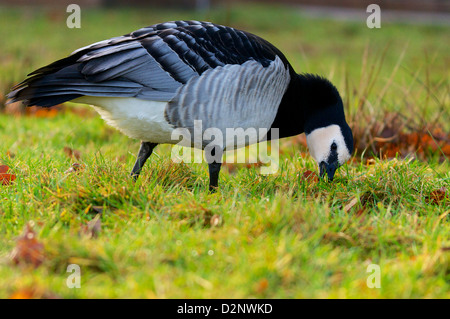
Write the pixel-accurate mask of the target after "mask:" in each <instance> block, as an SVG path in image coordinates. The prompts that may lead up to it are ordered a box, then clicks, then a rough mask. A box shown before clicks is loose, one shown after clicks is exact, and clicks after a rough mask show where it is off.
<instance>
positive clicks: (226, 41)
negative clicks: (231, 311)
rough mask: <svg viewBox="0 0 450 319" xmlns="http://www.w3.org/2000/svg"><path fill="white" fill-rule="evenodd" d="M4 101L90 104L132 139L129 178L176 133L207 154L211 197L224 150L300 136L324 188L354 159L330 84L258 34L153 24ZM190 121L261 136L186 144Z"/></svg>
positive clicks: (83, 54)
mask: <svg viewBox="0 0 450 319" xmlns="http://www.w3.org/2000/svg"><path fill="white" fill-rule="evenodd" d="M7 97H8V99H9V100H8V103H12V102H17V101H22V102H23V103H24V104H25V105H27V106H32V105H36V106H41V107H51V106H54V105H57V104H60V103H63V102H66V101H74V102H77V103H84V104H88V105H91V106H92V107H93V108H94V109H95V110H96V111H97V112H98V113H99V114H100V116H101V117H102V118H103V119H104V120H105V121H106V123H107V124H109V125H111V126H113V127H115V128H117V129H118V130H119V131H121V132H122V133H124V134H126V135H127V136H129V137H131V138H134V139H137V140H140V141H141V145H140V149H139V152H138V155H137V158H136V162H135V164H134V166H133V169H132V171H131V176H132V177H133V178H134V179H137V178H138V176H139V174H140V173H141V170H142V168H143V165H144V164H145V162H146V160H147V159H148V158H149V156H150V155H151V154H152V152H153V149H154V148H155V147H156V146H157V145H158V144H164V143H168V144H177V143H178V142H180V140H179V139H174V138H173V133H174V131H175V130H184V132H187V133H190V134H191V138H190V140H189V137H187V138H186V139H185V142H186V141H187V144H190V145H189V146H194V147H197V148H201V149H204V150H205V151H206V149H208V150H209V153H208V154H209V155H208V157H207V162H208V167H209V189H210V190H211V191H214V190H216V189H217V187H218V179H219V172H220V168H221V165H222V155H223V152H224V151H225V150H228V149H233V148H238V147H242V146H246V145H249V144H252V143H257V142H260V141H262V140H271V139H276V138H284V137H289V136H295V135H298V134H301V133H305V135H306V141H307V145H308V149H309V151H310V154H311V156H312V157H313V158H314V159H315V161H316V162H317V164H318V168H319V171H320V176H321V177H324V176H325V175H327V176H328V179H329V180H330V181H332V180H333V177H334V175H335V172H336V170H337V169H338V167H339V166H341V165H343V164H344V163H345V162H346V161H347V160H348V159H349V158H350V157H351V154H352V152H353V135H352V131H351V129H350V127H349V125H348V124H347V122H346V119H345V114H344V107H343V103H342V99H341V96H340V94H339V92H338V90H337V89H336V87H335V86H334V85H333V84H332V83H331V82H329V81H328V80H327V79H325V78H324V77H321V76H318V75H314V74H309V73H300V74H297V73H296V72H295V71H294V69H293V67H292V66H291V64H290V63H289V62H288V60H287V58H286V57H285V56H284V54H283V53H282V52H281V51H280V50H279V49H277V48H276V47H275V46H274V45H272V44H271V43H269V42H268V41H266V40H264V39H262V38H261V37H258V36H256V35H254V34H251V33H249V32H246V31H241V30H238V29H235V28H232V27H227V26H223V25H218V24H214V23H211V22H200V21H170V22H165V23H159V24H154V25H151V26H149V27H145V28H142V29H139V30H137V31H134V32H131V33H129V34H126V35H124V36H119V37H115V38H111V39H108V40H104V41H100V42H97V43H94V44H92V45H89V46H86V47H83V48H80V49H78V50H76V51H74V52H73V53H72V54H71V55H69V56H68V57H65V58H63V59H60V60H58V61H55V62H53V63H51V64H49V65H47V66H44V67H42V68H40V69H38V70H36V71H34V72H32V73H30V74H29V75H28V77H27V78H26V79H25V80H24V81H22V82H21V83H19V84H17V85H16V86H14V87H13V88H12V90H11V92H10V93H9V94H8V96H7ZM198 121H201V124H202V128H201V130H202V133H205V132H206V130H207V129H208V128H215V129H216V130H218V132H219V133H222V136H225V134H226V130H227V129H228V128H242V129H244V130H246V129H249V128H254V129H255V130H260V129H265V132H266V134H265V135H264V136H248V137H246V138H244V139H241V140H240V142H238V143H234V144H233V143H231V144H230V141H229V140H230V139H228V138H226V137H225V139H224V140H220V138H218V139H217V141H216V142H215V143H213V142H212V141H214V140H212V136H210V137H207V136H204V135H200V141H198V138H197V140H195V139H194V138H192V136H193V135H195V132H194V130H195V128H196V122H198ZM273 129H277V134H276V135H275V134H273V133H272V132H273ZM216 132H217V131H216ZM261 135H263V134H261ZM238 139H239V138H238ZM233 141H234V137H233ZM205 155H206V154H205Z"/></svg>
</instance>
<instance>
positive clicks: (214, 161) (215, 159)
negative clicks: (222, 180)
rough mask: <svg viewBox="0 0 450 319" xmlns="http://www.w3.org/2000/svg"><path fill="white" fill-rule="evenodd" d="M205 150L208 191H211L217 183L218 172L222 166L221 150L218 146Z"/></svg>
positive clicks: (215, 188)
mask: <svg viewBox="0 0 450 319" xmlns="http://www.w3.org/2000/svg"><path fill="white" fill-rule="evenodd" d="M205 152H206V160H207V161H208V168H209V191H210V192H212V193H213V192H215V191H216V190H217V186H218V185H219V172H220V168H221V167H222V155H223V151H222V149H221V148H220V147H218V146H215V147H213V148H212V149H208V148H205Z"/></svg>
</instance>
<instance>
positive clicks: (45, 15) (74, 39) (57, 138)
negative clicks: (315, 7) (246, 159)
mask: <svg viewBox="0 0 450 319" xmlns="http://www.w3.org/2000/svg"><path fill="white" fill-rule="evenodd" d="M274 16H276V17H277V19H274V18H273V17H274ZM180 18H187V19H192V18H195V19H203V20H205V19H206V20H213V21H215V22H217V23H224V24H231V25H233V26H237V27H239V28H243V29H246V30H249V31H251V32H254V33H257V34H259V35H261V36H263V37H265V38H267V39H268V40H270V41H272V42H273V43H274V44H276V45H277V46H278V47H279V48H280V49H282V51H283V52H286V55H287V57H288V58H289V59H290V61H291V62H292V63H293V65H294V67H295V68H296V69H297V70H299V71H300V70H301V71H307V72H312V73H319V74H323V75H325V76H327V77H329V78H331V79H332V81H333V82H334V83H335V84H336V85H337V86H338V88H339V89H340V91H341V92H342V95H343V97H344V100H345V101H346V108H347V114H348V117H349V119H350V121H351V122H352V123H353V125H355V124H356V123H358V121H365V122H364V123H371V121H372V122H377V121H378V122H380V121H382V119H383V117H382V116H383V114H384V112H387V111H389V112H400V113H401V114H403V116H404V117H405V118H407V119H408V120H409V121H410V123H417V124H418V125H419V124H420V123H421V121H423V122H425V123H433V121H437V123H439V124H440V125H441V126H442V127H444V129H445V130H446V132H448V130H449V127H448V123H450V121H448V111H447V112H442V111H443V110H444V111H445V110H448V106H449V104H448V62H449V60H448V53H447V51H448V44H447V43H448V31H449V30H448V27H437V26H433V27H431V26H419V25H402V24H383V25H382V28H381V29H379V30H370V29H367V28H366V27H365V24H364V23H365V22H364V21H362V22H361V23H356V22H332V21H327V20H317V19H311V18H308V17H305V16H303V15H302V14H301V13H299V12H296V11H295V10H290V9H286V8H282V7H266V6H255V5H252V6H241V7H232V8H231V9H230V10H225V9H215V10H213V11H211V12H209V13H203V14H200V13H193V12H190V11H180V12H175V11H163V10H132V9H124V10H103V11H100V10H88V9H86V10H85V11H83V15H82V28H81V29H80V30H69V29H67V28H65V12H63V11H62V12H59V11H44V10H33V11H21V10H18V9H11V8H7V9H5V8H2V10H1V11H0V41H1V42H0V44H2V52H1V53H0V67H1V71H0V92H3V95H4V94H5V93H7V92H8V90H9V88H10V86H11V85H12V84H13V83H15V82H17V81H20V80H21V79H22V78H23V77H24V75H25V74H26V73H29V72H30V71H32V70H34V69H35V68H37V67H39V66H42V65H44V64H47V63H49V62H51V61H53V60H55V59H57V58H60V57H62V56H64V55H66V54H68V53H70V52H71V51H73V50H74V49H76V48H78V47H80V46H83V45H87V44H89V43H91V42H95V41H99V40H102V39H105V38H108V37H112V36H116V35H119V34H125V33H127V32H129V31H131V30H134V29H137V28H139V27H142V26H145V25H149V24H152V23H154V22H160V21H165V20H174V19H180ZM280 21H283V23H280ZM105 25H107V26H108V28H104V26H105ZM54 30H56V31H55V32H52V31H54ZM12 35H14V36H12ZM43 39H45V45H43V41H44V40H43ZM69 39H70V40H69ZM0 98H1V96H0ZM437 115H439V116H438V117H437ZM446 117H447V118H446ZM436 118H437V119H436ZM0 134H1V139H2V143H1V144H0V162H1V163H2V164H6V165H8V166H9V167H10V168H11V170H12V171H13V173H14V174H15V175H16V176H17V180H16V181H15V182H14V183H13V184H12V185H9V186H0V196H1V201H0V277H1V278H2V280H1V281H0V297H2V298H6V297H10V296H14V295H22V296H24V295H26V296H32V297H44V298H45V297H54V296H56V297H63V298H88V297H94V298H108V297H112V298H115V297H125V298H130V297H131V298H135V297H137V298H142V297H149V298H224V297H225V298H226V297H231V298H252V297H255V298H330V297H333V298H449V297H450V292H449V284H450V272H449V269H450V267H449V247H450V241H449V234H450V226H449V223H448V222H449V215H448V213H449V212H450V201H449V198H448V196H447V197H443V198H440V199H439V200H433V192H436V190H439V189H441V188H442V187H445V188H446V189H447V194H448V189H450V187H449V178H450V173H449V171H450V165H449V161H448V159H446V160H444V161H441V162H440V161H438V160H437V159H436V158H432V159H430V160H429V161H428V162H421V161H418V160H413V159H412V158H407V159H402V158H400V157H399V158H395V159H391V160H380V159H377V158H375V159H374V160H373V161H371V162H367V161H366V160H365V159H362V160H361V161H359V160H358V159H359V158H360V157H361V154H357V155H356V159H357V160H356V161H353V162H351V163H349V164H348V165H346V166H344V167H343V168H341V169H340V171H339V172H338V173H337V178H336V180H335V181H334V182H333V183H327V182H324V181H319V182H316V181H310V180H305V179H304V178H303V172H304V171H305V170H307V169H309V170H316V167H315V164H314V162H313V160H312V159H311V158H310V157H309V155H307V154H306V153H305V149H304V148H303V147H302V146H301V145H299V144H298V143H296V141H297V140H296V139H295V138H292V139H285V140H283V141H282V143H281V150H282V154H281V158H280V170H279V171H278V173H277V174H274V175H268V176H263V175H260V174H258V169H257V168H256V167H250V168H246V167H239V168H237V169H236V170H233V169H232V168H233V167H228V166H227V167H225V168H224V169H223V170H222V174H221V178H220V192H219V193H217V194H209V193H208V192H207V181H208V176H207V168H206V164H174V163H172V162H171V160H170V148H169V147H168V146H162V147H161V146H160V147H158V148H157V149H156V151H155V153H156V154H154V155H153V156H152V157H151V159H150V160H149V162H148V163H147V164H146V166H145V168H144V171H143V174H142V176H141V177H140V179H139V180H138V182H137V183H133V182H132V181H131V180H130V178H129V177H128V174H129V172H130V169H131V167H132V165H133V162H134V160H135V153H136V152H137V149H138V142H137V141H132V140H130V139H128V138H127V137H125V136H123V135H121V134H120V133H119V132H117V131H115V130H113V129H112V128H110V127H108V126H106V125H105V124H104V122H103V121H102V120H101V119H100V118H99V117H98V116H97V115H96V114H95V113H94V112H93V111H90V110H89V109H87V108H84V107H81V106H74V105H71V106H69V107H66V108H64V109H63V111H62V112H59V113H57V114H56V116H55V117H53V118H48V117H36V116H25V115H11V114H7V113H0ZM64 147H70V148H72V149H75V150H78V151H79V153H80V154H81V158H79V159H74V158H71V157H68V156H67V154H66V152H65V151H64ZM73 162H78V163H80V164H81V166H82V168H81V169H80V170H79V171H76V172H67V170H68V169H69V168H70V167H71V165H72V163H73ZM99 212H101V230H100V231H99V232H98V234H97V236H96V238H91V237H92V236H87V235H83V232H84V231H83V229H84V228H85V226H86V224H87V223H88V222H89V221H91V220H93V219H94V217H95V216H96V215H97V214H98V213H99ZM29 221H33V222H34V230H35V231H36V236H37V239H38V240H39V242H41V243H42V244H43V245H44V255H45V259H44V262H43V264H42V265H40V266H39V267H37V268H36V269H34V268H30V267H27V266H14V265H13V264H12V262H11V260H10V258H9V256H10V253H11V251H12V250H13V249H14V247H15V246H16V239H17V238H18V237H19V236H20V235H21V233H22V230H23V229H24V227H25V225H26V224H27V223H28V222H29ZM72 263H75V264H78V265H80V267H81V271H82V275H81V288H80V289H69V288H68V287H67V286H66V279H67V277H68V275H69V273H67V272H66V269H67V266H68V265H69V264H72ZM370 264H378V265H380V269H381V288H379V289H377V288H374V289H371V288H369V287H368V286H367V284H366V283H367V278H368V276H369V275H370V273H368V272H367V267H368V265H370Z"/></svg>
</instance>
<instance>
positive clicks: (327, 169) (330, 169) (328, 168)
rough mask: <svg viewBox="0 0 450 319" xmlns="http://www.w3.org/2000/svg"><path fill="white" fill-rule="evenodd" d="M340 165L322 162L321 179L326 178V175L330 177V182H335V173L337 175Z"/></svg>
mask: <svg viewBox="0 0 450 319" xmlns="http://www.w3.org/2000/svg"><path fill="white" fill-rule="evenodd" d="M338 167H339V164H338V162H337V161H335V162H332V163H331V164H328V163H325V162H320V165H319V168H320V177H322V178H323V177H324V176H325V173H326V174H327V175H328V181H330V182H331V181H333V178H334V173H336V170H337V169H338Z"/></svg>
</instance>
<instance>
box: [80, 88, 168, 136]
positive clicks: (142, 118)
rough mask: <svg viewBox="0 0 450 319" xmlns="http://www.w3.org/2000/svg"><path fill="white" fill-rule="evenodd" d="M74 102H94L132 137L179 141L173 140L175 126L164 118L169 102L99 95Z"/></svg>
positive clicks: (100, 111)
mask: <svg viewBox="0 0 450 319" xmlns="http://www.w3.org/2000/svg"><path fill="white" fill-rule="evenodd" d="M73 102H76V103H83V104H89V105H91V106H92V107H93V108H94V109H95V110H96V111H97V112H98V113H99V114H100V116H101V117H102V118H103V119H104V120H105V121H106V123H108V124H109V125H111V126H112V127H115V128H117V129H118V130H119V131H121V132H122V133H123V134H125V135H127V136H129V137H131V138H135V139H138V140H142V141H145V142H153V143H176V141H172V140H171V134H172V131H173V130H174V129H173V127H172V125H170V124H169V123H167V121H166V120H165V118H164V110H165V108H166V106H167V103H168V102H155V101H146V100H141V99H137V98H128V97H96V96H83V97H80V98H77V99H75V100H73Z"/></svg>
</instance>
